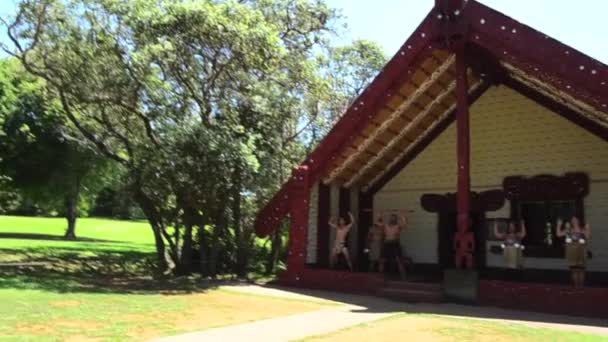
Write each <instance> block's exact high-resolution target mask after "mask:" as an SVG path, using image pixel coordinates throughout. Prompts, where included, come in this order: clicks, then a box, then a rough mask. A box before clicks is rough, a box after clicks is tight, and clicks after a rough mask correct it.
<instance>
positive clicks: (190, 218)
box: [178, 208, 194, 275]
mask: <svg viewBox="0 0 608 342" xmlns="http://www.w3.org/2000/svg"><path fill="white" fill-rule="evenodd" d="M183 221H184V225H185V228H184V235H183V241H184V242H183V246H182V249H181V254H180V260H179V267H178V274H179V275H189V274H191V273H192V227H193V226H194V210H192V209H191V208H184V220H183Z"/></svg>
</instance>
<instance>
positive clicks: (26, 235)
mask: <svg viewBox="0 0 608 342" xmlns="http://www.w3.org/2000/svg"><path fill="white" fill-rule="evenodd" d="M0 239H23V240H46V241H69V242H74V241H83V242H111V243H124V242H123V241H112V240H102V239H92V238H81V237H79V238H76V239H72V240H69V239H65V238H64V237H63V236H60V235H50V234H33V233H0Z"/></svg>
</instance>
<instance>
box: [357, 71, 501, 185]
mask: <svg viewBox="0 0 608 342" xmlns="http://www.w3.org/2000/svg"><path fill="white" fill-rule="evenodd" d="M489 88H490V83H488V82H484V83H482V84H481V85H480V86H479V87H477V88H476V89H475V90H474V91H473V92H472V93H471V94H470V95H469V103H470V104H473V103H475V102H476V101H477V100H478V99H479V98H480V97H481V95H483V94H484V93H485V92H486V90H488V89H489ZM455 118H456V110H453V111H452V112H451V113H450V114H449V115H448V116H447V117H446V118H445V119H444V120H442V121H441V122H439V123H438V124H437V125H436V126H435V127H433V129H431V131H430V132H429V133H428V134H427V135H426V136H425V137H424V138H423V139H421V140H420V141H419V142H418V144H416V146H414V148H412V149H411V150H410V152H408V153H406V154H405V155H404V156H403V157H402V158H401V159H400V160H399V161H398V162H397V163H395V165H393V167H391V169H389V170H388V171H387V172H386V173H385V174H384V175H383V176H382V177H381V178H380V179H378V180H377V181H376V183H374V184H372V186H370V187H369V189H368V190H367V193H368V194H371V195H374V194H376V193H377V192H378V191H380V190H382V188H383V187H384V186H385V185H386V183H388V182H389V181H390V180H391V179H393V177H395V176H396V175H397V174H399V172H401V170H403V169H404V168H405V167H406V166H407V165H408V164H409V163H410V162H411V161H412V160H414V159H416V157H417V156H418V155H419V154H420V153H421V152H422V151H424V150H425V149H426V148H427V147H428V146H429V145H430V144H431V143H432V142H433V141H434V140H435V139H437V137H438V136H439V135H440V134H441V133H443V132H444V131H445V130H446V129H447V128H448V127H449V126H450V125H451V124H452V123H453V122H454V120H455Z"/></svg>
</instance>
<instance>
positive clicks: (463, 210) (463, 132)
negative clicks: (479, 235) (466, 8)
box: [456, 46, 471, 233]
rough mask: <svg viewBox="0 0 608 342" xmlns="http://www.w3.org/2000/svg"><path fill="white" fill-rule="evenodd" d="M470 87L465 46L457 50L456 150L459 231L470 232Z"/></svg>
mask: <svg viewBox="0 0 608 342" xmlns="http://www.w3.org/2000/svg"><path fill="white" fill-rule="evenodd" d="M468 94H469V85H468V80H467V65H466V58H465V51H464V46H461V47H459V48H457V50H456V103H457V111H456V148H457V158H458V160H457V162H458V231H459V232H461V233H464V232H466V231H468V230H469V211H470V210H469V209H470V194H471V174H470V161H471V132H470V127H469V124H470V115H469V101H468Z"/></svg>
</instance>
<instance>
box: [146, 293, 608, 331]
mask: <svg viewBox="0 0 608 342" xmlns="http://www.w3.org/2000/svg"><path fill="white" fill-rule="evenodd" d="M222 288H224V289H229V290H233V291H242V292H247V293H252V294H260V295H271V296H276V297H283V298H293V299H309V300H331V301H335V302H338V303H341V304H342V305H339V306H336V307H331V308H327V309H323V310H318V311H313V312H307V313H301V314H295V315H290V316H283V317H278V318H271V319H266V320H261V321H255V322H250V323H244V324H237V325H232V326H226V327H220V328H214V329H208V330H205V331H202V332H194V333H189V334H185V335H179V336H173V337H167V338H162V339H159V340H156V341H159V342H160V341H162V342H183V341H205V342H207V341H209V342H211V341H238V340H243V339H247V340H250V341H257V340H264V341H266V342H274V341H281V342H283V341H291V340H297V339H302V338H305V337H308V336H314V335H322V334H327V333H330V332H333V331H336V330H340V329H343V328H347V327H351V326H354V325H358V324H361V323H366V322H371V321H375V320H378V319H382V318H385V317H389V316H391V315H395V314H398V313H402V312H409V313H430V314H436V315H446V316H452V317H461V318H474V319H480V320H488V321H499V322H508V323H516V324H524V325H528V326H533V327H543V328H549V329H559V330H568V331H578V332H585V333H591V334H597V335H606V336H608V322H607V321H603V320H597V319H586V318H578V317H568V316H558V315H547V314H540V313H530V312H522V311H514V310H504V309H498V308H487V307H476V306H465V305H456V304H406V303H397V302H393V301H389V300H385V299H382V298H377V297H369V296H357V295H349V294H342V293H335V292H328V291H315V290H301V289H288V288H278V287H274V288H272V287H262V286H256V285H237V286H222Z"/></svg>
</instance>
